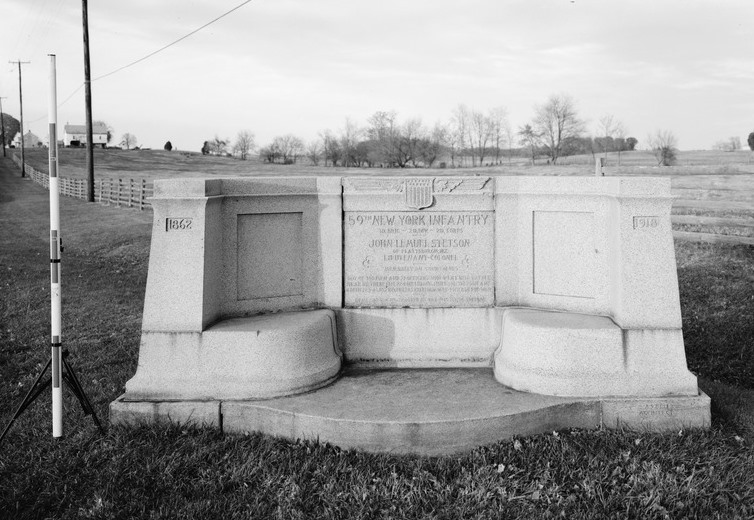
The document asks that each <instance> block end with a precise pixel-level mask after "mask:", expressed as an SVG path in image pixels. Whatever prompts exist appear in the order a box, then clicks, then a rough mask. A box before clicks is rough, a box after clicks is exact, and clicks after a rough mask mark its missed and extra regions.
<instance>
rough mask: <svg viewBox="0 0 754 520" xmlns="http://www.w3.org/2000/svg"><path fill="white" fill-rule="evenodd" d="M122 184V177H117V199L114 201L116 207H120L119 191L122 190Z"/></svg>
mask: <svg viewBox="0 0 754 520" xmlns="http://www.w3.org/2000/svg"><path fill="white" fill-rule="evenodd" d="M122 185H123V179H118V201H117V202H116V204H117V205H118V207H120V197H121V191H122V190H121V187H122Z"/></svg>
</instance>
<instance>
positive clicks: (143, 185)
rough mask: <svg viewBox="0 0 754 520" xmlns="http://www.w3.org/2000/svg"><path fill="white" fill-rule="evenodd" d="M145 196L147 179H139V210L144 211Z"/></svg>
mask: <svg viewBox="0 0 754 520" xmlns="http://www.w3.org/2000/svg"><path fill="white" fill-rule="evenodd" d="M146 196H147V180H146V179H144V178H142V179H141V191H139V211H144V199H145V198H146Z"/></svg>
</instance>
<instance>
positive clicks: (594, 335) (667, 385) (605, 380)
mask: <svg viewBox="0 0 754 520" xmlns="http://www.w3.org/2000/svg"><path fill="white" fill-rule="evenodd" d="M494 366H495V369H494V370H495V378H496V379H497V380H498V381H499V382H501V383H502V384H504V385H506V386H509V387H511V388H514V389H516V390H520V391H524V392H532V393H537V394H544V395H557V396H581V397H597V396H601V397H604V396H634V397H638V396H653V397H657V396H671V395H685V396H693V395H697V394H698V389H697V384H696V377H695V376H694V375H693V374H691V373H690V372H689V371H688V370H687V368H686V359H685V354H684V351H683V337H682V336H681V331H680V330H674V329H655V330H645V329H639V330H623V329H621V328H620V327H619V326H618V325H616V324H615V322H613V320H611V319H610V318H607V317H604V316H594V315H588V314H577V313H570V312H552V311H543V310H537V309H507V310H506V311H505V312H504V315H503V332H502V339H501V342H500V347H499V348H498V350H497V351H496V352H495V357H494Z"/></svg>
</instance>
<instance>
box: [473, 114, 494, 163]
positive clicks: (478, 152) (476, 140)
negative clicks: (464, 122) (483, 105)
mask: <svg viewBox="0 0 754 520" xmlns="http://www.w3.org/2000/svg"><path fill="white" fill-rule="evenodd" d="M493 130H494V125H493V122H492V118H490V117H489V116H486V115H484V114H483V113H482V112H480V111H478V110H473V109H472V110H471V111H470V112H469V144H470V145H471V152H472V158H471V163H472V165H473V164H475V157H478V158H479V166H482V165H483V164H484V158H485V157H486V156H487V151H488V147H489V144H490V142H491V141H492V139H493Z"/></svg>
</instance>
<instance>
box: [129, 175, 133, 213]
mask: <svg viewBox="0 0 754 520" xmlns="http://www.w3.org/2000/svg"><path fill="white" fill-rule="evenodd" d="M133 199H134V180H133V179H128V207H129V208H133V207H134V205H133Z"/></svg>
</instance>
